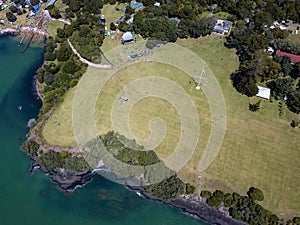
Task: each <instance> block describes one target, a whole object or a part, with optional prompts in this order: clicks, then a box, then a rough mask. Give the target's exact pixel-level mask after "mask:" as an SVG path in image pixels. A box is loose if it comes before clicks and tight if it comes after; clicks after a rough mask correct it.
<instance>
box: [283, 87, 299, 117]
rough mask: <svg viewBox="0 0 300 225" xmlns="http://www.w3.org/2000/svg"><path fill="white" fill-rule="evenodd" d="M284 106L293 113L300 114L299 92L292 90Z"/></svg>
mask: <svg viewBox="0 0 300 225" xmlns="http://www.w3.org/2000/svg"><path fill="white" fill-rule="evenodd" d="M286 105H287V107H288V108H289V110H291V111H292V112H294V113H297V114H299V113H300V90H294V91H292V92H290V93H289V94H288V95H287V100H286Z"/></svg>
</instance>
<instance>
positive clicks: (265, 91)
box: [256, 86, 271, 99]
mask: <svg viewBox="0 0 300 225" xmlns="http://www.w3.org/2000/svg"><path fill="white" fill-rule="evenodd" d="M257 87H258V93H257V94H256V96H257V97H261V98H265V99H270V94H271V89H270V88H266V87H261V86H257Z"/></svg>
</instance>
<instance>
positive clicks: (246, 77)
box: [231, 68, 258, 97]
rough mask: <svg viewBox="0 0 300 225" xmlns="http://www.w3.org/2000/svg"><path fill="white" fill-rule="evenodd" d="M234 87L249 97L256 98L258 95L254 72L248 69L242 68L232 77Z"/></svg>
mask: <svg viewBox="0 0 300 225" xmlns="http://www.w3.org/2000/svg"><path fill="white" fill-rule="evenodd" d="M231 80H232V84H233V86H234V87H235V88H236V90H237V91H238V92H240V93H242V94H244V95H247V96H248V97H251V96H254V95H256V94H257V93H258V87H257V86H256V78H255V76H254V72H253V71H251V70H249V69H247V68H240V69H239V70H238V71H236V72H235V73H233V74H232V75H231Z"/></svg>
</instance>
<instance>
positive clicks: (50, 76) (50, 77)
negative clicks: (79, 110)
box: [44, 72, 54, 85]
mask: <svg viewBox="0 0 300 225" xmlns="http://www.w3.org/2000/svg"><path fill="white" fill-rule="evenodd" d="M44 81H45V83H46V84H47V85H51V84H52V82H53V81H54V75H53V74H52V73H49V72H45V73H44Z"/></svg>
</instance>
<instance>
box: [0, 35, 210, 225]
mask: <svg viewBox="0 0 300 225" xmlns="http://www.w3.org/2000/svg"><path fill="white" fill-rule="evenodd" d="M20 52H21V47H18V46H17V43H16V42H15V41H14V40H13V39H12V38H11V37H10V36H3V37H0V151H1V155H0V178H1V180H0V224H1V225H19V224H20V225H27V224H28V225H32V224H40V225H50V224H51V225H52V224H53V225H54V224H55V225H57V224H64V225H68V224H72V225H73V224H74V225H81V224H85V225H91V224H98V225H99V224H101V225H106V224H110V225H115V224H122V225H127V224H128V225H129V224H130V225H132V224H147V225H148V224H149V225H158V224H161V225H171V224H172V225H173V224H175V225H177V224H178V225H196V224H197V225H203V224H205V223H203V222H200V221H198V220H196V219H193V218H192V217H189V216H187V215H184V214H182V213H180V211H179V210H177V209H174V208H172V207H169V206H165V205H162V204H160V203H156V202H151V201H148V200H145V199H143V198H141V197H139V196H137V195H136V193H134V192H132V191H129V190H127V189H125V188H124V187H123V186H121V185H118V184H115V183H112V182H110V181H108V180H106V179H104V178H101V177H100V176H99V177H96V178H95V179H94V181H93V182H92V183H89V184H88V185H87V186H85V187H83V188H80V189H77V190H76V191H75V192H74V193H71V194H70V193H69V194H67V193H64V192H61V191H59V190H58V189H57V188H56V187H55V185H54V184H52V183H51V182H50V181H49V177H47V176H46V175H45V174H42V173H41V172H39V171H36V172H35V174H34V175H32V176H31V175H29V174H28V168H29V166H30V160H29V159H28V157H27V156H26V155H25V154H24V153H23V152H21V151H19V146H20V145H21V144H22V142H23V141H24V140H25V136H26V133H27V131H28V128H27V127H26V125H27V121H28V120H29V119H30V118H34V117H36V116H37V114H38V110H39V107H40V102H39V101H37V99H36V97H35V96H34V95H33V73H34V71H35V69H36V68H37V66H39V65H40V64H41V63H42V57H41V56H42V54H43V49H41V48H32V47H31V48H29V49H28V50H27V51H26V53H24V54H21V53H20ZM19 106H22V110H19V108H18V107H19Z"/></svg>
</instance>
